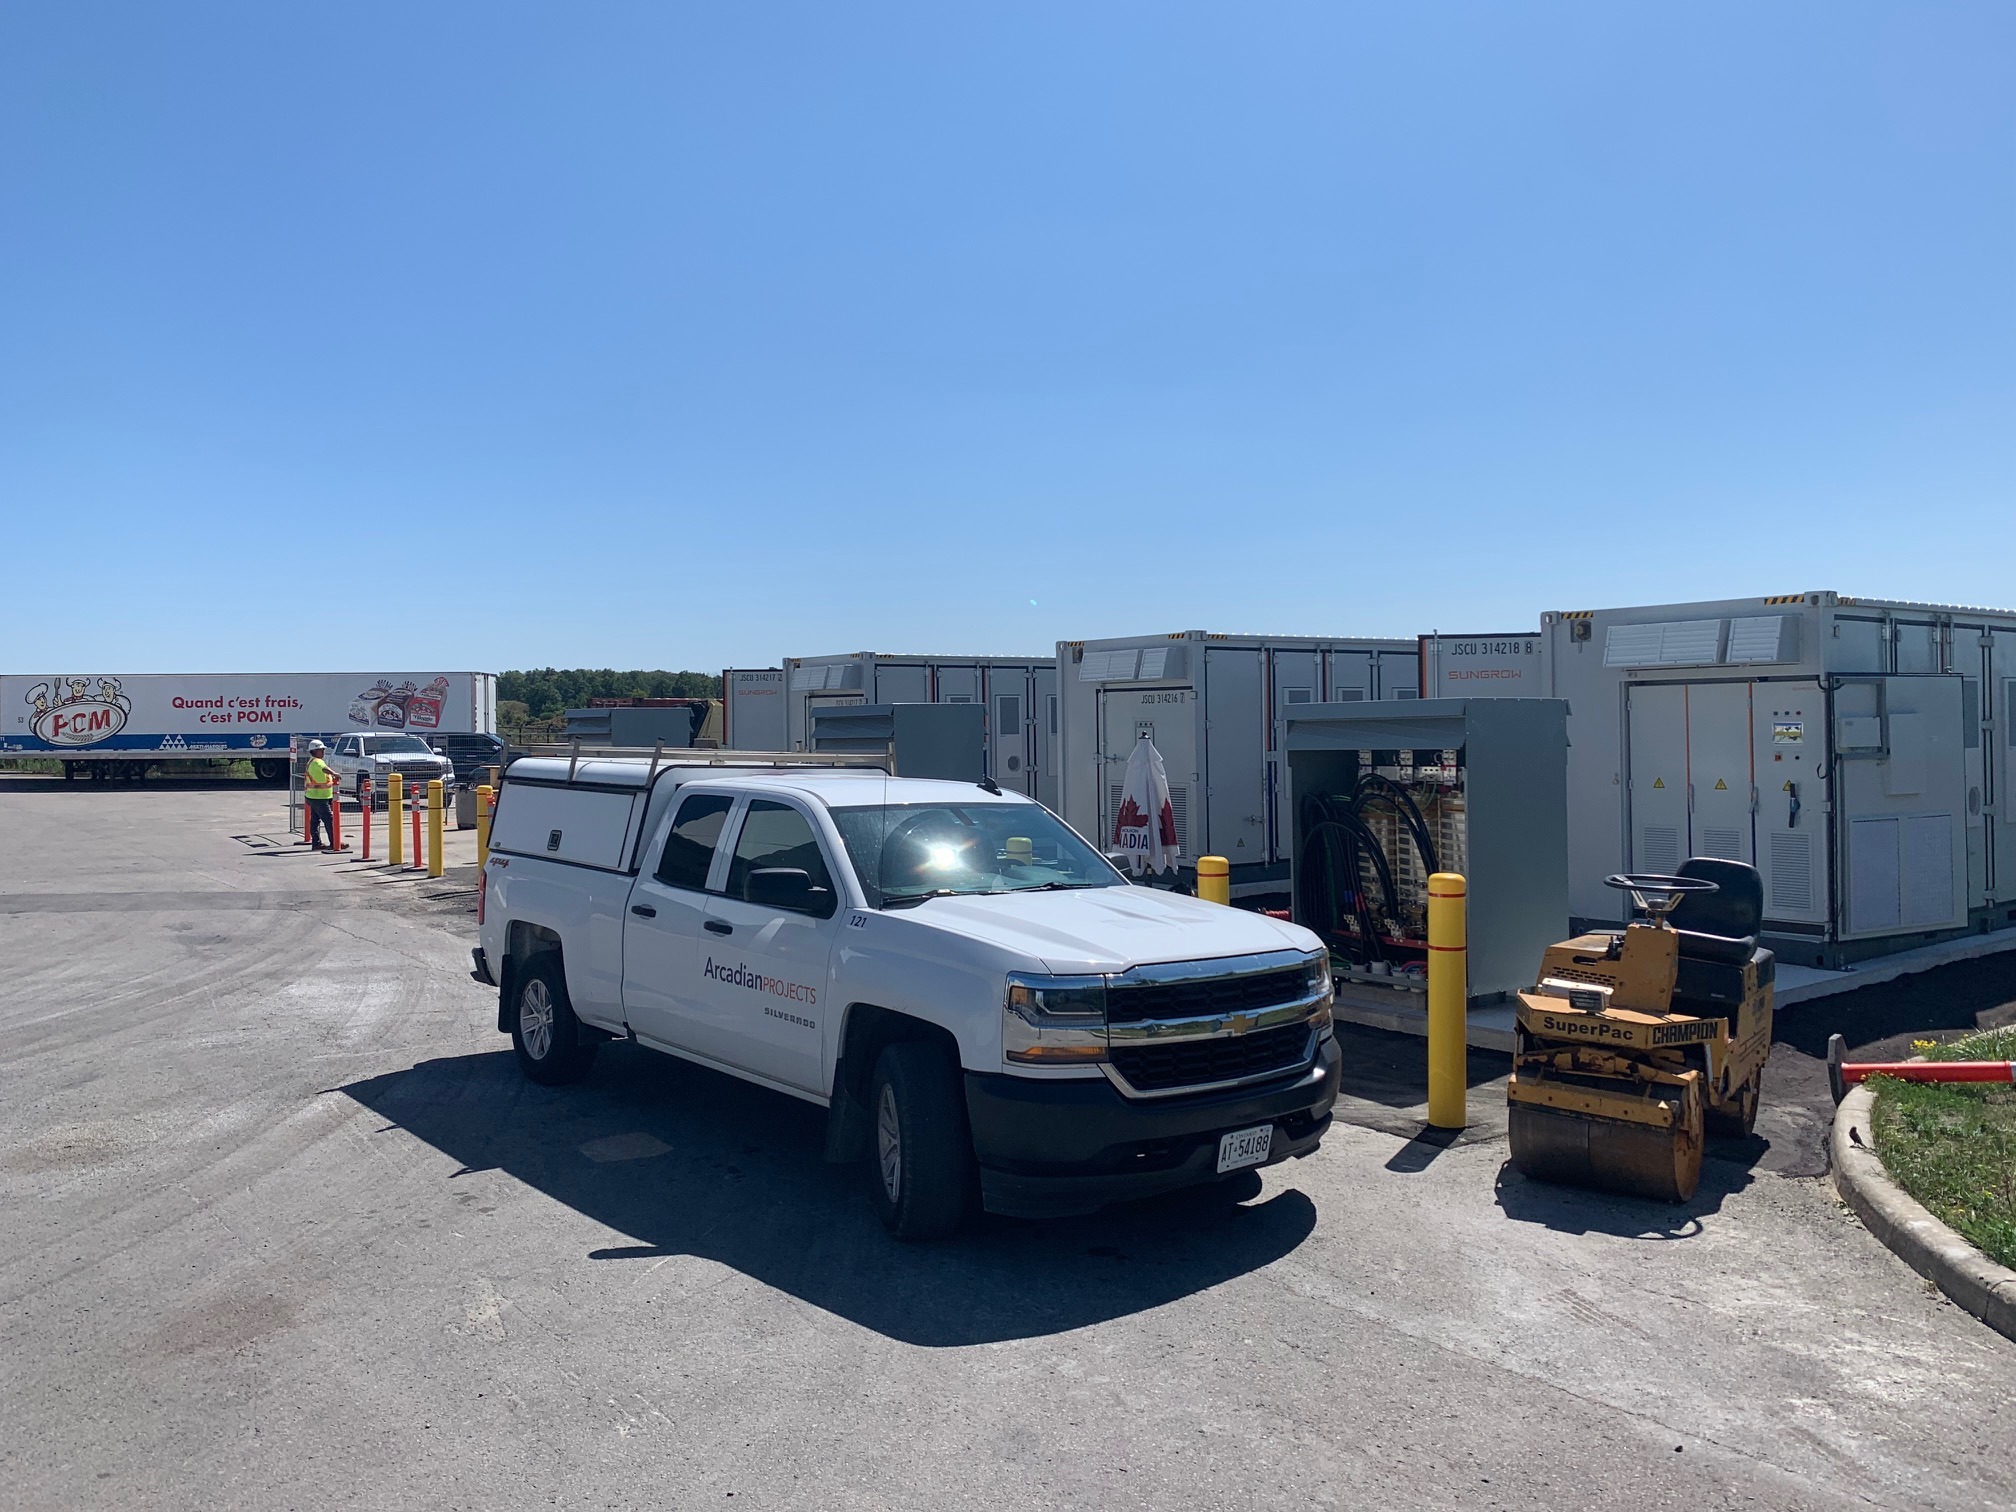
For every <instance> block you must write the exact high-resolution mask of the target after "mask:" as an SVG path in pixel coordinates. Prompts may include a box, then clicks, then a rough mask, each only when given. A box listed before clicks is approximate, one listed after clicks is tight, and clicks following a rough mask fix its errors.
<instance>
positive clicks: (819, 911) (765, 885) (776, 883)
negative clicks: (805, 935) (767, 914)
mask: <svg viewBox="0 0 2016 1512" xmlns="http://www.w3.org/2000/svg"><path fill="white" fill-rule="evenodd" d="M742 901H743V902H745V903H754V904H755V905H756V906H757V907H759V908H781V909H785V910H786V911H788V912H790V913H802V914H812V915H814V916H815V917H817V918H821V919H824V918H829V917H831V915H832V913H833V893H832V891H831V890H830V889H828V888H824V887H814V886H813V885H812V874H811V873H810V872H808V871H805V870H803V869H802V868H799V867H796V866H759V867H757V868H756V869H755V870H754V871H752V872H750V873H749V875H748V877H747V878H746V879H744V881H743V883H742Z"/></svg>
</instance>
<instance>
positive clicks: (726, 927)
mask: <svg viewBox="0 0 2016 1512" xmlns="http://www.w3.org/2000/svg"><path fill="white" fill-rule="evenodd" d="M706 928H707V932H708V933H709V934H733V933H735V926H734V925H733V924H723V923H722V922H721V921H720V920H719V919H709V920H708V921H707V925H706Z"/></svg>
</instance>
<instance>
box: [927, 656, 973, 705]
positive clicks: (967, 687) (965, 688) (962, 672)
mask: <svg viewBox="0 0 2016 1512" xmlns="http://www.w3.org/2000/svg"><path fill="white" fill-rule="evenodd" d="M936 681H937V684H938V699H937V701H938V702H939V703H978V702H979V701H980V669H979V668H978V667H976V666H972V665H966V666H946V667H940V668H938V669H937V679H936Z"/></svg>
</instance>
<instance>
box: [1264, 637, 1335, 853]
mask: <svg viewBox="0 0 2016 1512" xmlns="http://www.w3.org/2000/svg"><path fill="white" fill-rule="evenodd" d="M1267 655H1268V658H1269V660H1270V663H1271V665H1272V667H1273V678H1272V682H1273V687H1274V727H1273V730H1272V731H1271V736H1270V738H1269V740H1268V742H1267V787H1266V807H1265V811H1264V812H1265V815H1266V829H1267V833H1266V843H1267V848H1266V852H1265V857H1264V859H1266V860H1267V861H1270V862H1272V861H1282V860H1286V859H1287V855H1288V846H1287V845H1286V844H1285V843H1284V842H1283V840H1282V838H1281V834H1282V831H1283V830H1284V829H1286V828H1287V826H1286V824H1285V823H1284V821H1283V818H1282V812H1281V806H1282V804H1283V803H1285V802H1286V801H1287V792H1288V713H1289V711H1290V710H1291V709H1296V708H1299V707H1301V706H1302V705H1304V704H1312V703H1315V702H1317V701H1318V700H1320V699H1321V698H1322V696H1323V654H1322V653H1321V652H1320V651H1270V652H1268V653H1267Z"/></svg>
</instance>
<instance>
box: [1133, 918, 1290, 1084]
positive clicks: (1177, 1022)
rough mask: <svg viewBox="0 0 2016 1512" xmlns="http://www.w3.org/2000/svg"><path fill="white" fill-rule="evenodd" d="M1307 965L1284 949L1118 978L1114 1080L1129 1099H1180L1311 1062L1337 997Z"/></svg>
mask: <svg viewBox="0 0 2016 1512" xmlns="http://www.w3.org/2000/svg"><path fill="white" fill-rule="evenodd" d="M1308 971H1309V963H1308V960H1307V959H1306V958H1305V957H1304V956H1303V955H1302V954H1301V953H1300V952H1298V951H1292V950H1280V951H1270V952H1268V953H1267V954H1265V955H1258V956H1241V957H1235V958H1232V959H1227V960H1215V961H1177V962H1171V963H1168V964H1165V965H1155V966H1138V967H1136V968H1135V969H1134V970H1132V971H1127V972H1122V973H1120V974H1119V975H1117V976H1114V977H1111V978H1109V979H1108V984H1107V989H1106V1024H1107V1028H1106V1039H1107V1046H1108V1052H1107V1060H1106V1063H1105V1066H1104V1068H1103V1069H1104V1070H1105V1073H1106V1076H1107V1079H1108V1080H1110V1081H1111V1082H1113V1084H1114V1085H1115V1086H1116V1087H1118V1088H1119V1090H1120V1091H1121V1092H1122V1093H1124V1094H1126V1095H1127V1096H1129V1097H1171V1096H1176V1095H1179V1094H1181V1093H1184V1092H1200V1091H1205V1090H1214V1089H1217V1088H1222V1087H1231V1086H1239V1085H1241V1084H1243V1083H1246V1082H1257V1081H1264V1080H1268V1079H1270V1078H1274V1077H1278V1076H1282V1075H1284V1074H1287V1073H1289V1072H1292V1071H1295V1070H1297V1069H1299V1068H1301V1067H1303V1066H1306V1065H1308V1064H1309V1062H1310V1061H1311V1060H1312V1059H1314V1057H1315V1054H1316V1046H1317V1043H1318V1042H1319V1040H1320V1038H1321V1036H1322V1033H1323V1031H1325V1030H1326V1029H1327V1028H1328V1026H1329V1022H1330V994H1329V992H1328V991H1327V990H1325V991H1322V992H1316V993H1312V992H1310V990H1309V986H1308V981H1309V977H1308Z"/></svg>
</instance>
